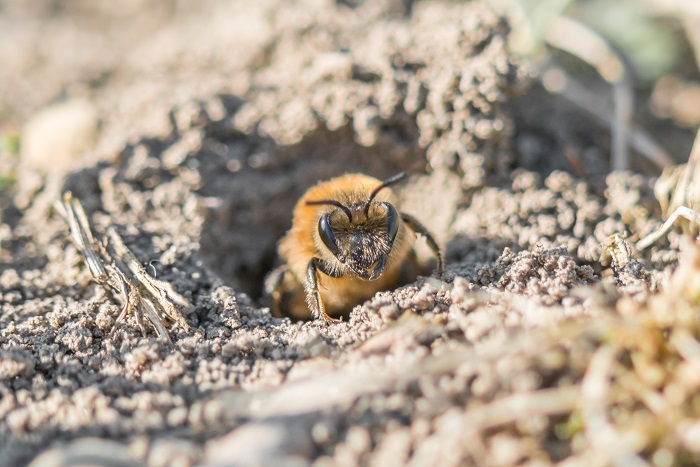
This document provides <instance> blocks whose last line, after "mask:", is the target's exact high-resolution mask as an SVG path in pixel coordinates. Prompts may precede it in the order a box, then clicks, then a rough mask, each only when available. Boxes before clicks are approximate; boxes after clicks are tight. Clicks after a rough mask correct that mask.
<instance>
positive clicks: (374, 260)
mask: <svg viewBox="0 0 700 467" xmlns="http://www.w3.org/2000/svg"><path fill="white" fill-rule="evenodd" d="M405 177H406V174H405V173H400V174H398V175H395V176H393V177H391V178H389V179H387V180H385V181H383V182H382V181H380V180H377V179H376V178H373V177H369V176H366V175H362V174H346V175H342V176H340V177H337V178H333V179H331V180H328V181H326V182H321V183H319V184H318V185H316V186H313V187H311V188H310V189H309V190H307V191H306V193H304V195H303V196H302V197H301V199H300V200H299V201H298V202H297V204H296V206H295V208H294V219H293V221H292V228H291V229H290V230H289V231H288V232H287V234H286V235H285V236H284V237H283V238H282V240H281V241H280V242H279V245H278V253H279V257H280V258H281V260H282V262H283V265H282V266H280V267H279V268H277V269H275V270H274V271H273V272H272V273H270V275H269V276H268V278H267V280H266V284H265V289H266V292H267V294H268V295H269V296H270V297H271V299H272V310H273V313H274V314H276V315H278V316H280V315H288V316H291V317H294V318H308V317H309V316H313V317H314V318H322V319H324V320H325V321H329V322H330V321H333V318H332V317H337V316H342V315H343V314H346V313H347V312H349V311H350V309H352V307H353V306H355V305H357V304H359V303H361V302H363V301H365V300H367V299H368V298H370V297H371V296H372V295H374V294H375V293H376V292H379V291H382V290H389V289H392V288H396V287H398V286H400V285H403V284H405V283H408V282H410V281H412V280H414V279H415V277H416V275H417V274H418V271H417V266H416V264H415V263H416V261H415V252H414V250H413V245H414V242H415V240H416V234H419V235H421V236H423V237H425V239H426V241H427V244H428V246H429V247H430V249H431V250H432V252H433V254H434V255H435V258H436V259H437V272H438V274H442V271H443V265H442V254H441V253H440V248H439V247H438V245H437V243H436V242H435V240H434V239H433V237H432V235H430V233H429V232H428V230H427V229H426V228H425V227H423V225H422V224H421V223H420V222H418V220H416V219H415V218H414V217H413V216H410V215H408V214H405V213H402V212H399V211H398V210H397V208H396V206H397V201H396V198H395V196H394V194H393V192H392V190H391V189H390V188H389V187H390V186H391V185H394V184H396V183H397V182H399V181H401V180H403V179H404V178H405Z"/></svg>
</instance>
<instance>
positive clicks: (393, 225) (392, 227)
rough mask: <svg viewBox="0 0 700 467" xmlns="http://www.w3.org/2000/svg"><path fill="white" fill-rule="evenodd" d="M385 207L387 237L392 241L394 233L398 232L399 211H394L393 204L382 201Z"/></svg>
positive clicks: (394, 236)
mask: <svg viewBox="0 0 700 467" xmlns="http://www.w3.org/2000/svg"><path fill="white" fill-rule="evenodd" d="M382 204H383V205H384V207H386V227H387V231H388V233H389V239H390V241H391V242H392V243H393V242H394V239H395V238H396V234H397V233H399V213H398V212H396V209H394V206H392V205H391V204H389V203H382Z"/></svg>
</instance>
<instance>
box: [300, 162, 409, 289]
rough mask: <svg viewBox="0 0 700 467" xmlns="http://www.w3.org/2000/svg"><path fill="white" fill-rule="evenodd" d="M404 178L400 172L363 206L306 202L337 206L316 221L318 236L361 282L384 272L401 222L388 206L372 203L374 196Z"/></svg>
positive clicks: (384, 203) (372, 194)
mask: <svg viewBox="0 0 700 467" xmlns="http://www.w3.org/2000/svg"><path fill="white" fill-rule="evenodd" d="M405 175H406V174H405V173H400V174H398V175H396V176H394V177H392V178H390V179H388V180H386V181H384V182H383V183H382V184H381V185H379V186H378V187H377V188H376V189H375V190H374V191H373V192H372V193H371V194H370V196H369V198H368V199H367V200H366V201H365V202H363V203H356V204H350V205H344V204H342V203H341V202H339V201H336V200H319V201H307V203H306V204H308V205H321V204H326V205H330V206H335V207H336V209H334V210H333V211H330V212H327V213H325V214H323V215H322V216H321V218H320V219H319V221H318V235H319V237H320V238H321V241H322V242H323V244H324V245H325V246H326V248H328V250H329V251H330V252H331V253H332V254H333V256H335V258H336V259H337V260H338V261H339V262H340V263H342V264H343V265H344V266H345V267H347V268H348V269H350V271H352V273H353V274H355V275H356V276H358V277H360V278H361V279H364V280H369V281H371V280H374V279H376V278H378V277H379V276H380V275H381V273H382V272H383V271H384V268H385V266H386V263H387V259H388V258H389V254H390V253H391V249H392V247H393V245H394V240H395V239H396V235H397V234H398V232H399V225H400V222H401V221H400V220H399V214H398V212H397V211H396V208H394V206H392V205H391V203H388V202H386V201H380V202H377V201H374V202H373V200H374V197H375V196H376V195H377V193H379V191H381V190H382V189H383V188H386V187H387V186H389V185H393V184H394V183H397V182H398V181H400V180H402V179H403V178H404V177H405Z"/></svg>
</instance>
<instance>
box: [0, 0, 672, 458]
mask: <svg viewBox="0 0 700 467" xmlns="http://www.w3.org/2000/svg"><path fill="white" fill-rule="evenodd" d="M34 3H35V5H34V6H35V8H28V7H25V6H23V3H22V2H2V3H0V5H1V6H2V9H0V31H4V32H3V33H2V36H0V37H2V38H3V41H2V44H1V46H2V47H1V48H0V63H2V64H3V66H1V67H0V70H1V71H0V83H2V87H1V88H0V96H2V100H3V101H2V106H3V107H2V109H0V112H1V113H0V117H2V122H3V125H4V127H5V128H12V127H13V125H14V126H17V125H18V124H19V123H20V122H22V121H23V120H24V119H26V118H29V117H30V116H31V115H32V114H34V113H35V112H36V111H37V110H38V109H40V108H41V107H43V106H44V105H46V104H48V103H49V102H51V101H54V100H56V99H61V98H86V99H89V100H90V101H91V102H93V103H94V105H95V106H96V109H97V111H98V115H99V117H100V120H101V129H100V132H99V136H98V139H97V142H96V144H95V147H94V148H93V149H92V150H91V151H89V152H88V153H86V154H85V155H84V156H83V157H82V158H81V159H79V160H77V161H74V162H72V164H73V165H72V166H71V169H70V171H69V172H68V173H67V174H62V173H49V174H48V175H40V174H39V172H37V171H36V170H35V169H29V168H27V167H25V166H23V165H22V164H21V163H9V164H10V165H11V166H12V170H14V171H15V173H16V175H17V180H16V183H15V184H13V185H12V186H8V187H7V188H5V189H4V190H5V191H4V197H5V199H4V201H3V202H2V204H0V207H1V208H2V211H0V261H1V263H0V394H1V399H0V465H21V464H27V463H30V462H33V463H32V465H36V466H49V465H51V466H53V465H84V464H98V465H140V464H142V463H145V464H148V465H192V464H198V463H206V464H208V465H249V464H254V465H306V464H310V463H315V464H317V465H356V464H358V463H361V464H368V465H398V464H404V463H410V464H413V465H428V464H433V465H437V464H440V465H459V464H461V463H468V464H483V463H489V464H493V465H511V464H514V463H517V462H525V461H532V462H536V463H539V464H548V463H551V462H556V461H560V460H563V459H569V460H572V462H573V460H577V461H580V462H581V463H582V464H581V465H593V464H596V463H601V464H604V463H605V462H606V460H605V459H601V458H600V457H596V456H595V453H591V452H592V451H590V450H587V447H589V446H587V445H586V444H585V442H576V441H572V439H573V438H566V437H565V436H557V435H556V434H557V433H558V432H557V431H556V430H557V428H556V427H557V426H561V423H562V422H563V421H564V420H565V419H566V417H565V416H564V415H563V414H564V413H566V411H565V410H562V411H561V412H555V413H546V414H544V415H543V414H541V413H537V411H535V413H534V415H536V416H534V415H533V414H532V413H530V412H528V409H523V410H522V411H518V410H515V409H513V410H510V409H508V407H509V406H507V405H504V408H503V409H501V412H498V414H501V415H502V418H501V419H499V418H497V417H496V418H495V419H494V418H493V417H490V418H489V417H485V416H483V414H482V415H481V418H480V415H479V414H480V412H479V409H480V408H484V407H493V406H492V405H488V404H489V403H493V401H499V400H504V399H507V397H506V396H511V397H512V395H513V394H516V395H517V394H526V395H527V394H532V393H533V392H534V391H540V390H541V391H546V390H554V389H556V388H561V387H566V386H567V385H569V384H571V383H572V382H574V381H578V380H580V378H581V377H582V375H583V373H584V372H585V371H586V362H587V360H585V359H583V358H581V357H580V356H581V355H583V354H589V353H590V352H591V349H592V348H593V347H594V346H595V342H597V340H598V339H599V335H598V334H596V333H595V332H594V331H593V330H592V327H591V326H592V325H593V324H594V323H595V322H596V320H597V319H598V318H600V317H602V316H604V315H605V314H606V313H607V312H606V310H607V308H606V306H608V307H609V304H610V303H615V301H617V300H619V299H621V298H622V297H628V298H631V299H633V300H638V301H643V300H644V299H645V298H646V297H647V296H648V295H649V293H650V292H654V291H655V290H656V289H657V288H658V287H659V284H661V283H662V282H663V280H664V279H665V278H667V277H668V276H669V275H670V272H671V270H672V269H673V266H674V265H675V262H676V261H677V256H678V253H677V252H678V244H679V235H678V234H677V233H671V234H670V235H669V239H668V240H667V241H666V240H665V241H664V242H663V243H662V244H661V245H659V246H658V247H655V248H654V249H653V250H652V252H651V253H648V254H647V255H646V256H645V257H644V258H643V260H644V263H643V264H642V263H635V264H636V265H637V266H638V267H637V268H636V269H634V268H632V267H630V268H627V269H625V270H624V271H614V272H613V271H611V270H610V269H609V268H607V267H604V266H603V265H602V264H601V263H600V261H599V260H600V257H601V254H602V252H603V247H602V245H603V243H604V242H605V241H606V240H607V239H608V237H609V236H610V235H612V234H615V233H623V232H630V233H640V234H642V235H643V234H645V233H648V232H651V231H652V230H653V229H655V228H656V227H658V226H659V225H660V223H661V221H660V212H659V208H658V205H657V204H656V202H655V201H654V199H653V196H652V190H651V187H652V180H650V179H649V178H647V177H645V176H642V175H636V174H631V173H614V174H608V170H607V156H606V151H607V149H605V148H606V147H607V144H608V136H607V134H606V131H605V130H604V129H601V128H598V127H596V126H595V125H594V124H592V123H591V122H589V121H587V120H585V119H583V118H582V117H580V116H579V117H578V118H577V117H575V116H571V118H566V119H562V118H557V117H556V116H557V115H561V114H560V113H557V112H562V113H563V112H565V111H564V110H562V109H565V107H564V106H563V104H561V103H559V102H557V101H554V100H552V99H551V98H546V97H543V95H542V92H541V90H540V89H539V88H538V87H537V86H536V85H535V87H532V88H530V89H529V90H528V87H529V86H530V85H531V78H530V76H531V71H530V69H529V68H528V66H527V65H526V64H523V63H521V62H520V61H519V60H517V59H515V58H514V57H512V56H511V55H510V54H509V53H508V51H507V49H506V47H505V35H506V34H507V25H506V24H505V23H504V22H503V21H502V20H501V19H499V18H498V17H497V16H496V15H494V14H493V13H492V12H491V11H490V10H489V9H488V8H487V6H486V5H485V4H483V3H480V2H473V3H464V4H461V3H453V2H444V3H442V2H426V3H416V4H415V5H413V15H409V16H407V15H406V13H407V10H408V9H410V8H409V7H408V6H406V5H408V4H409V3H410V2H408V3H407V4H406V5H404V4H400V3H392V2H389V1H381V2H368V3H371V5H364V6H359V7H357V8H353V7H351V6H344V5H340V6H336V5H333V4H332V3H331V2H328V1H312V0H308V1H305V2H301V5H296V6H289V5H288V3H289V2H285V1H278V0H265V1H261V2H234V3H232V4H229V3H228V2H219V1H213V0H211V1H206V2H202V3H201V6H200V7H198V8H197V9H196V10H195V9H194V7H192V6H188V5H189V4H188V3H186V2H156V1H149V0H140V1H139V0H132V1H130V2H126V3H125V6H124V7H123V8H122V7H120V8H119V11H116V10H114V8H110V7H108V6H96V5H93V3H92V2H85V1H78V0H75V1H70V2H63V3H58V2H51V1H48V0H47V1H44V2H34ZM344 3H349V4H352V3H355V2H344ZM254 4H255V6H254ZM99 5H103V4H99ZM104 5H106V4H104ZM144 9H145V11H148V12H150V14H149V15H144V14H143V11H144ZM39 28H41V30H42V31H45V32H44V33H43V34H37V31H38V30H39ZM8 38H9V39H11V43H10V41H8V40H7V39H8ZM28 90H31V92H27V91H28ZM538 115H539V116H542V115H545V116H548V117H547V118H539V117H538ZM550 119H552V120H554V121H552V120H550ZM552 128H555V130H552ZM571 154H574V155H576V157H577V158H579V159H580V161H579V162H581V161H582V163H579V164H575V166H572V165H571V163H570V161H571ZM567 157H568V159H567ZM567 161H569V162H567ZM4 164H5V165H7V164H8V162H4ZM580 167H584V168H585V169H586V170H585V173H577V172H576V170H577V169H578V168H580ZM401 170H408V171H412V173H413V174H414V175H413V176H412V177H411V178H410V180H409V181H408V183H406V184H405V186H404V187H403V189H401V193H400V194H401V198H402V205H401V206H402V208H403V209H405V210H406V211H407V212H410V213H412V214H414V215H416V216H417V217H418V218H420V219H422V220H423V221H424V223H425V224H426V225H428V226H430V228H431V230H432V231H433V232H434V233H435V234H436V237H437V238H438V240H439V242H440V243H441V244H442V245H443V247H444V249H445V251H446V260H447V263H446V265H447V267H446V272H445V274H444V275H443V276H442V277H439V278H438V277H432V278H419V279H418V281H417V282H415V283H414V284H409V285H407V286H406V287H403V288H401V289H399V290H396V291H390V292H384V293H379V294H377V295H376V296H375V297H374V298H373V299H371V300H370V301H368V302H367V303H365V304H364V305H362V306H358V307H356V308H355V309H354V310H353V311H352V313H351V315H350V317H349V319H348V320H347V321H345V322H342V323H339V324H334V325H330V326H327V325H325V324H322V323H317V322H290V321H289V320H287V319H276V318H273V317H272V316H271V315H270V312H269V309H268V308H266V307H264V306H262V304H261V301H260V294H261V288H262V281H263V278H264V276H265V274H266V273H267V272H269V271H270V270H271V269H272V267H273V265H274V262H275V243H276V241H277V240H278V239H279V238H280V237H281V236H282V234H283V233H284V232H285V230H286V229H287V228H288V227H289V225H290V222H291V219H290V213H291V208H292V206H293V204H294V202H295V201H296V199H297V198H298V197H299V196H300V194H301V193H303V191H304V190H305V189H306V188H307V187H309V186H310V185H312V184H314V183H315V182H316V181H318V180H322V179H325V178H329V177H331V176H334V175H337V174H340V173H343V172H348V171H361V172H364V173H367V174H371V175H373V176H376V177H379V178H382V177H387V176H389V175H392V174H394V173H397V172H398V171H401ZM571 173H576V175H571ZM64 190H71V191H72V192H73V194H74V196H75V197H77V198H79V199H80V200H81V201H82V203H83V205H84V206H85V209H86V211H87V213H88V217H89V218H90V220H91V222H92V224H93V226H94V228H95V231H96V232H98V233H100V232H104V230H105V229H106V227H107V226H109V225H114V226H116V227H117V230H118V231H119V232H120V233H121V234H122V236H123V237H124V239H125V241H126V243H127V244H128V246H129V248H131V249H132V250H133V251H134V253H135V254H136V255H137V257H138V258H139V259H140V260H141V261H143V263H144V264H148V263H149V262H151V261H153V263H152V264H153V266H154V268H155V270H156V273H157V277H158V278H159V279H162V280H166V281H169V282H171V283H172V284H173V285H174V287H175V289H176V290H177V291H178V292H180V293H181V294H183V295H184V296H185V297H186V298H187V299H188V300H189V301H190V302H191V303H192V304H193V305H194V307H193V310H192V311H191V312H190V313H189V314H188V315H187V321H188V323H189V324H190V326H191V331H190V332H186V331H185V330H183V329H181V328H179V327H173V328H172V330H171V336H172V339H173V343H172V344H168V343H166V342H164V341H162V340H159V339H157V336H156V333H155V332H154V331H153V329H149V330H148V333H147V335H146V336H143V335H142V334H141V332H140V330H139V328H138V326H137V325H136V321H135V319H134V317H133V316H132V317H129V318H128V320H127V322H126V323H124V324H121V325H120V326H118V327H117V328H116V330H115V332H113V333H110V330H111V329H112V326H113V324H114V321H115V319H116V316H117V315H118V313H119V310H120V304H119V301H118V300H116V299H115V297H113V296H112V295H110V294H109V293H108V292H107V291H106V290H105V289H104V288H103V287H102V286H101V285H99V284H96V283H95V282H94V281H91V278H90V275H89V273H88V271H87V269H86V268H85V266H84V263H83V261H82V257H81V255H80V252H79V251H78V250H77V249H76V248H75V246H74V245H73V244H71V243H70V241H69V238H68V230H67V226H66V224H65V222H64V221H63V219H62V218H60V217H59V216H58V215H57V214H56V213H55V212H54V211H53V210H52V207H51V204H52V202H53V201H54V200H56V199H58V198H59V196H60V193H61V192H62V191H64ZM422 253H424V252H422ZM422 253H421V254H422ZM572 323H591V326H588V324H586V325H584V326H583V327H579V328H576V329H577V330H576V332H568V331H567V332H565V331H562V330H566V329H572V328H571V327H567V326H570V325H571V324H572ZM572 349H573V350H572ZM543 394H545V395H546V392H544V393H543ZM570 396H571V395H570ZM571 397H576V395H573V396H571ZM510 400H512V399H510ZM503 412H505V413H506V414H510V415H509V416H508V415H503ZM513 414H514V415H513ZM492 415H493V414H492ZM494 420H495V421H494ZM587 453H588V454H587ZM37 456H40V457H37ZM587 456H588V457H587ZM86 459H87V460H86ZM81 462H83V464H81Z"/></svg>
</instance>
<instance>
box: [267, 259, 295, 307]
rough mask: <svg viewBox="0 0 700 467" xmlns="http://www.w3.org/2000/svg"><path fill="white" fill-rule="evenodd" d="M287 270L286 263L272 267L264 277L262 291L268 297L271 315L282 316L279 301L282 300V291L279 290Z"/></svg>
mask: <svg viewBox="0 0 700 467" xmlns="http://www.w3.org/2000/svg"><path fill="white" fill-rule="evenodd" d="M287 272H289V267H287V265H286V264H285V265H282V266H280V267H278V268H276V269H274V270H273V271H272V272H270V274H268V275H267V277H266V278H265V284H264V292H265V295H266V296H267V297H270V302H271V303H270V309H271V311H272V316H282V313H281V308H280V303H281V302H282V292H281V290H280V288H281V286H282V282H283V281H284V275H285V274H287Z"/></svg>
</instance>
